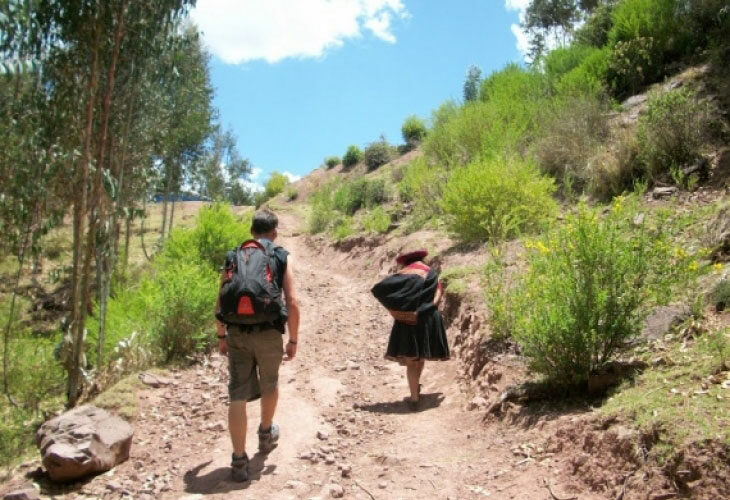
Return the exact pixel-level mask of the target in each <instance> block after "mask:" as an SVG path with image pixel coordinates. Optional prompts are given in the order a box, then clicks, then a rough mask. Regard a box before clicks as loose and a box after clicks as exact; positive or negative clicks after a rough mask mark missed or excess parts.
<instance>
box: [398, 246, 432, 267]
mask: <svg viewBox="0 0 730 500" xmlns="http://www.w3.org/2000/svg"><path fill="white" fill-rule="evenodd" d="M426 255H428V252H427V251H426V250H414V251H412V252H406V253H402V254H400V255H399V256H398V257H396V258H395V261H396V262H397V263H398V265H399V266H407V265H408V264H410V263H412V262H416V261H418V260H423V258H424V257H425V256H426Z"/></svg>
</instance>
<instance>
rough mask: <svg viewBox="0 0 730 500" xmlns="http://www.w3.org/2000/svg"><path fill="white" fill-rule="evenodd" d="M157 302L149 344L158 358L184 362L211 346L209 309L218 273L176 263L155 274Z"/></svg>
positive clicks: (215, 293) (212, 305) (213, 304)
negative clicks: (157, 353) (151, 343)
mask: <svg viewBox="0 0 730 500" xmlns="http://www.w3.org/2000/svg"><path fill="white" fill-rule="evenodd" d="M154 277H155V280H156V281H158V282H159V283H160V295H159V299H160V302H159V303H158V304H156V306H155V307H154V308H153V309H152V310H151V311H149V313H150V314H151V315H153V316H154V317H155V320H156V321H155V323H156V324H155V325H154V326H155V330H154V335H153V336H152V341H153V343H154V345H155V348H156V349H157V350H159V352H160V356H159V359H162V360H163V361H164V362H166V363H169V362H170V361H185V360H187V359H189V358H190V357H191V356H194V355H195V354H197V353H202V352H205V351H207V350H208V348H209V347H210V346H211V345H212V342H213V336H212V327H213V321H212V312H211V311H212V308H213V307H214V306H215V301H216V297H217V295H218V274H217V273H215V272H213V271H212V270H210V269H206V268H204V267H202V266H200V265H199V264H196V263H189V262H178V263H177V264H176V265H175V266H163V267H162V268H161V269H158V270H157V272H155V276H154Z"/></svg>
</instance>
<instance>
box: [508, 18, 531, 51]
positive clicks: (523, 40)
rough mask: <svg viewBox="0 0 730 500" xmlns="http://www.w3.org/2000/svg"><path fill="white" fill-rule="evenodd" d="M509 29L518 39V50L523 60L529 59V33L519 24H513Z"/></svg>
mask: <svg viewBox="0 0 730 500" xmlns="http://www.w3.org/2000/svg"><path fill="white" fill-rule="evenodd" d="M509 29H510V30H511V31H512V34H513V35H514V36H515V38H516V39H517V50H519V51H520V54H522V57H523V58H525V59H527V53H528V52H529V51H530V37H529V36H528V35H527V32H526V31H525V30H523V29H522V28H521V27H520V26H519V25H517V24H512V25H511V26H510V27H509Z"/></svg>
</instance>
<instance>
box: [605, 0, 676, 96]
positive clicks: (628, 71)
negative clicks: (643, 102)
mask: <svg viewBox="0 0 730 500" xmlns="http://www.w3.org/2000/svg"><path fill="white" fill-rule="evenodd" d="M612 21H613V23H612V24H613V26H612V27H611V31H610V32H609V33H608V46H609V47H610V48H611V51H612V54H611V57H610V63H609V69H608V73H607V79H608V83H609V86H610V88H611V90H612V91H613V92H614V94H616V95H618V96H624V95H627V94H632V93H635V92H636V91H637V90H639V89H640V88H641V87H643V86H644V85H647V84H649V83H653V82H655V81H657V80H658V79H660V78H661V77H662V76H664V73H665V71H666V65H667V64H668V63H670V62H672V61H676V60H677V59H679V58H680V57H681V56H682V55H684V54H685V53H686V52H687V51H688V49H689V46H690V41H689V39H688V37H687V32H686V31H685V29H684V26H683V23H682V19H681V18H680V17H679V16H678V0H624V1H622V2H620V3H618V4H617V5H616V7H615V9H614V10H613V14H612Z"/></svg>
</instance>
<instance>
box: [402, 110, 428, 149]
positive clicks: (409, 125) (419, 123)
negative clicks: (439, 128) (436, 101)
mask: <svg viewBox="0 0 730 500" xmlns="http://www.w3.org/2000/svg"><path fill="white" fill-rule="evenodd" d="M427 132H428V131H427V129H426V124H425V123H424V122H423V120H421V119H420V118H419V117H417V116H415V115H411V116H409V117H408V118H406V120H405V121H404V122H403V126H402V127H401V133H402V134H403V140H404V141H405V143H406V144H407V145H408V146H409V147H410V148H414V147H416V146H418V145H419V144H420V143H421V141H423V139H424V138H425V137H426V133H427Z"/></svg>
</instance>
